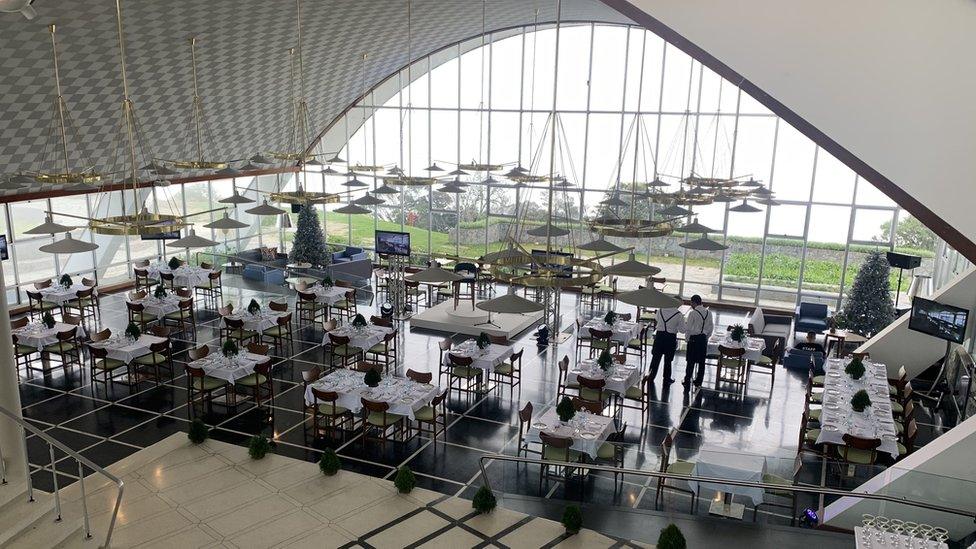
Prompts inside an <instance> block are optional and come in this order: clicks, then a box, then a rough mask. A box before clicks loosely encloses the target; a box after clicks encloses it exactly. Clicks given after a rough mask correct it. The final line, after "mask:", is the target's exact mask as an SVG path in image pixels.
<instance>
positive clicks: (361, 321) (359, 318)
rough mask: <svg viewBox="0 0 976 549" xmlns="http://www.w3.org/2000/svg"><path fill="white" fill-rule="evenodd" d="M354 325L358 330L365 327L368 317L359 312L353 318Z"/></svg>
mask: <svg viewBox="0 0 976 549" xmlns="http://www.w3.org/2000/svg"><path fill="white" fill-rule="evenodd" d="M352 327H353V328H356V329H357V330H361V329H363V328H365V327H366V317H364V316H363V315H362V314H359V313H357V314H356V316H355V317H353V319H352Z"/></svg>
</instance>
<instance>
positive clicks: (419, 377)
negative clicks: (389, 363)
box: [406, 370, 434, 383]
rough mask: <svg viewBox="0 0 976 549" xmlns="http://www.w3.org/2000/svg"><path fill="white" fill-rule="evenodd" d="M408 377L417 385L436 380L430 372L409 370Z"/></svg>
mask: <svg viewBox="0 0 976 549" xmlns="http://www.w3.org/2000/svg"><path fill="white" fill-rule="evenodd" d="M406 376H407V378H408V379H411V380H413V381H416V382H417V383H430V381H431V380H432V379H434V374H432V373H430V372H418V371H416V370H407V373H406Z"/></svg>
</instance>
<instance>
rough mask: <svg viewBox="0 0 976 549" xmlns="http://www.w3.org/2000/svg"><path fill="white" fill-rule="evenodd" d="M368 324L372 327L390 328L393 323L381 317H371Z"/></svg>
mask: <svg viewBox="0 0 976 549" xmlns="http://www.w3.org/2000/svg"><path fill="white" fill-rule="evenodd" d="M369 323H370V324H372V325H373V326H381V327H383V328H392V327H393V321H392V320H390V319H388V318H383V317H381V316H376V315H372V316H370V317H369Z"/></svg>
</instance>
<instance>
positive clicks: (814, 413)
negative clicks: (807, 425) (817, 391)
mask: <svg viewBox="0 0 976 549" xmlns="http://www.w3.org/2000/svg"><path fill="white" fill-rule="evenodd" d="M821 412H823V410H822V409H820V408H815V409H813V410H810V413H809V414H808V415H807V417H809V418H810V419H813V420H816V421H820V413H821Z"/></svg>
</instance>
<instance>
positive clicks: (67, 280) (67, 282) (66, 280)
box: [59, 274, 74, 290]
mask: <svg viewBox="0 0 976 549" xmlns="http://www.w3.org/2000/svg"><path fill="white" fill-rule="evenodd" d="M59 282H60V283H61V287H62V288H64V289H65V290H67V289H68V288H70V287H71V286H73V285H74V282H73V281H72V280H71V277H70V276H68V275H67V274H63V275H61V280H60V281H59Z"/></svg>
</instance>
